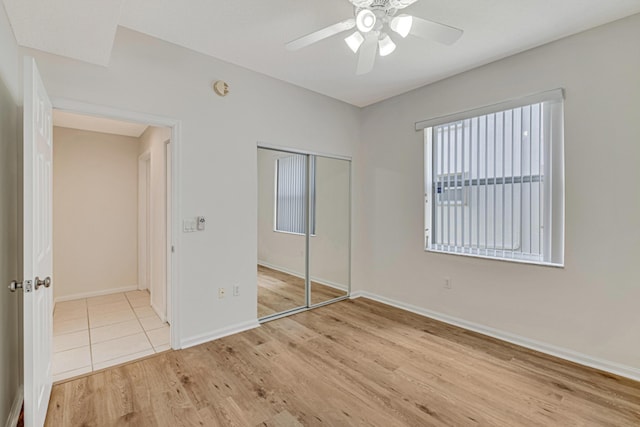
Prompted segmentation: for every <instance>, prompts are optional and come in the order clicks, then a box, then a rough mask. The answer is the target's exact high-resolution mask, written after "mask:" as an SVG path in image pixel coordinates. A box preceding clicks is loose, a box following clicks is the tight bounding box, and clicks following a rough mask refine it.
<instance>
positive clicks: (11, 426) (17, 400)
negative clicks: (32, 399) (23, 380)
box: [4, 386, 24, 427]
mask: <svg viewBox="0 0 640 427" xmlns="http://www.w3.org/2000/svg"><path fill="white" fill-rule="evenodd" d="M23 394H24V388H23V386H20V387H18V389H17V390H16V394H15V396H14V397H13V403H12V404H11V409H10V410H9V416H8V417H7V420H6V422H5V423H4V425H5V427H15V426H16V425H17V424H18V418H19V417H20V410H21V409H22V402H23V401H24V396H23Z"/></svg>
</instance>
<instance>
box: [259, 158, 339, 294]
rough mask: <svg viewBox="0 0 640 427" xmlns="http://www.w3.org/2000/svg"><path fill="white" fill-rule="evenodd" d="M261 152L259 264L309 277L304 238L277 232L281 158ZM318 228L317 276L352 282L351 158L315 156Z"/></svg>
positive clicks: (313, 249) (313, 245)
mask: <svg viewBox="0 0 640 427" xmlns="http://www.w3.org/2000/svg"><path fill="white" fill-rule="evenodd" d="M283 154H284V153H282V152H278V151H272V150H258V262H259V263H262V264H264V265H267V266H269V267H273V268H276V269H280V270H282V271H286V272H292V273H294V274H297V275H298V276H302V277H304V274H305V236H301V235H296V234H291V233H282V232H277V231H274V223H275V222H274V215H275V176H276V170H275V169H276V159H277V158H278V157H279V156H282V155H283ZM315 205H316V230H315V235H313V236H311V241H310V253H311V257H310V274H311V278H312V280H314V281H316V282H319V283H325V284H328V285H330V286H335V287H339V288H341V289H344V290H345V291H346V290H347V289H348V286H349V162H348V161H346V160H337V159H330V158H327V157H319V156H316V204H315Z"/></svg>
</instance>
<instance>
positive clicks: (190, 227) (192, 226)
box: [182, 218, 197, 233]
mask: <svg viewBox="0 0 640 427" xmlns="http://www.w3.org/2000/svg"><path fill="white" fill-rule="evenodd" d="M196 227H197V222H196V220H195V219H194V218H191V219H185V220H184V221H182V231H184V232H185V233H193V232H194V231H196V230H197V228H196Z"/></svg>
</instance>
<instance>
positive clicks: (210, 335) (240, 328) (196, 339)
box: [180, 319, 260, 348]
mask: <svg viewBox="0 0 640 427" xmlns="http://www.w3.org/2000/svg"><path fill="white" fill-rule="evenodd" d="M259 326H260V323H258V320H257V319H256V320H250V321H247V322H242V323H237V324H235V325H231V326H227V327H226V328H222V329H217V330H215V331H211V332H207V333H204V334H200V335H196V336H193V337H190V338H186V339H184V340H182V342H181V343H180V348H189V347H193V346H196V345H199V344H204V343H206V342H209V341H213V340H217V339H219V338H223V337H226V336H229V335H233V334H237V333H240V332H244V331H248V330H249V329H253V328H257V327H259Z"/></svg>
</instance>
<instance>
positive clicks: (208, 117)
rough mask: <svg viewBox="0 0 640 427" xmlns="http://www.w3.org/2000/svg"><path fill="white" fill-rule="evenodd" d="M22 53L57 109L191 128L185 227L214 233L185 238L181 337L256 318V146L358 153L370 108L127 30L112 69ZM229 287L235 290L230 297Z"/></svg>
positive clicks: (184, 154) (185, 133) (185, 143)
mask: <svg viewBox="0 0 640 427" xmlns="http://www.w3.org/2000/svg"><path fill="white" fill-rule="evenodd" d="M22 52H23V53H25V54H30V55H33V56H35V58H36V60H37V62H38V66H39V68H40V71H41V73H42V76H43V81H44V83H45V85H46V86H47V88H48V91H49V94H50V95H51V96H52V97H53V98H54V103H55V98H56V97H64V98H71V99H76V100H80V101H84V102H89V103H93V104H100V105H107V106H113V107H119V108H123V109H126V110H132V111H141V112H146V113H149V114H156V115H162V116H166V117H171V118H174V119H178V120H181V124H182V126H181V138H182V139H181V144H182V145H181V147H180V159H179V165H178V166H179V168H180V176H179V178H180V180H181V184H180V199H179V200H177V203H178V206H179V207H180V211H181V216H182V218H185V217H195V216H198V215H203V216H206V217H207V229H206V231H203V232H197V233H188V234H181V235H180V236H179V237H180V242H179V247H178V248H177V250H178V253H177V255H176V256H177V257H178V258H179V272H178V274H179V282H178V283H177V284H176V286H180V301H179V302H178V304H179V305H178V309H179V313H178V316H179V321H180V322H179V327H180V331H179V332H180V334H181V335H182V337H183V338H184V339H194V340H196V339H198V338H203V339H204V338H205V337H209V336H213V335H215V334H216V333H217V331H219V330H221V329H223V328H226V327H230V326H233V325H238V324H242V323H244V322H249V321H253V320H255V319H256V298H257V293H256V292H257V285H256V281H257V274H256V268H255V265H256V253H257V244H256V242H257V239H256V235H257V185H256V182H257V172H256V164H257V162H256V151H257V150H256V144H257V142H258V141H262V142H266V143H270V144H278V145H282V146H290V147H297V148H300V149H307V150H312V151H321V152H326V153H333V154H340V155H347V156H349V155H353V153H354V147H355V146H356V143H357V141H358V139H359V110H358V109H357V108H355V107H353V106H349V105H347V104H344V103H342V102H339V101H336V100H333V99H330V98H328V97H325V96H322V95H318V94H315V93H313V92H310V91H308V90H305V89H301V88H298V87H295V86H292V85H290V84H286V83H284V82H281V81H278V80H275V79H272V78H269V77H266V76H263V75H260V74H258V73H254V72H251V71H248V70H246V69H243V68H240V67H237V66H234V65H231V64H228V63H225V62H222V61H219V60H216V59H213V58H210V57H207V56H205V55H201V54H198V53H194V52H191V51H189V50H187V49H184V48H181V47H178V46H175V45H171V44H168V43H165V42H162V41H159V40H155V39H153V38H151V37H147V36H144V35H141V34H139V33H135V32H133V31H129V30H126V29H123V28H120V29H119V30H118V33H117V35H116V40H115V45H114V50H113V54H112V58H111V63H110V65H109V67H107V68H103V67H99V66H93V65H89V64H84V63H80V62H77V61H73V60H70V59H64V58H61V57H58V56H55V55H49V54H44V53H41V52H37V51H34V50H27V49H25V50H22ZM218 79H224V80H226V81H227V82H228V83H229V84H230V88H231V93H230V94H229V95H228V96H227V97H225V98H220V97H218V96H216V95H215V94H214V92H213V90H212V89H211V83H212V81H214V80H218ZM182 218H181V219H182ZM236 283H237V284H239V285H240V288H241V290H240V296H238V297H233V296H231V292H229V290H230V287H231V286H232V285H233V284H236ZM218 287H226V288H227V295H228V296H227V297H226V298H225V299H218V297H217V292H218V291H217V290H218Z"/></svg>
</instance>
